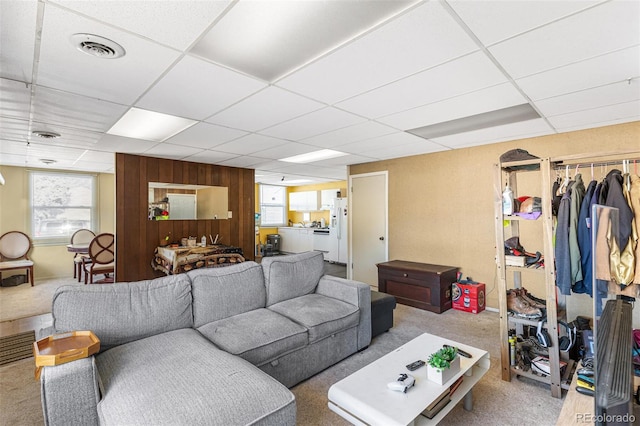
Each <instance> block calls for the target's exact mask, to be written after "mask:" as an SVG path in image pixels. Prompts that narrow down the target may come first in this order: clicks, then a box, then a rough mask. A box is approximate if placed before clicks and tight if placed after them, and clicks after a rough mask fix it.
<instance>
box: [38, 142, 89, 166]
mask: <svg viewBox="0 0 640 426" xmlns="http://www.w3.org/2000/svg"><path fill="white" fill-rule="evenodd" d="M85 151H86V150H85V149H81V148H69V147H62V146H56V147H55V149H51V147H50V145H49V144H47V143H33V142H32V143H30V144H29V146H28V147H27V157H28V158H29V159H30V160H31V159H37V160H39V159H41V158H49V159H52V160H56V161H58V162H69V163H71V164H73V162H75V161H76V160H77V159H78V158H80V156H81V155H82V154H84V152H85Z"/></svg>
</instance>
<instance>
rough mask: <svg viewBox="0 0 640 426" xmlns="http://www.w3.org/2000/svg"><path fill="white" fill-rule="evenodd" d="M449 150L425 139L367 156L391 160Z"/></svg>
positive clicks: (374, 152)
mask: <svg viewBox="0 0 640 426" xmlns="http://www.w3.org/2000/svg"><path fill="white" fill-rule="evenodd" d="M447 149H448V148H445V147H443V146H442V145H438V144H436V143H433V142H431V141H428V140H425V139H423V140H422V141H418V142H411V143H408V144H404V145H401V146H398V147H386V148H380V149H374V150H371V152H368V153H367V155H370V156H371V157H373V158H377V159H380V160H389V159H392V158H400V157H407V156H410V155H422V154H430V153H433V152H440V151H446V150H447Z"/></svg>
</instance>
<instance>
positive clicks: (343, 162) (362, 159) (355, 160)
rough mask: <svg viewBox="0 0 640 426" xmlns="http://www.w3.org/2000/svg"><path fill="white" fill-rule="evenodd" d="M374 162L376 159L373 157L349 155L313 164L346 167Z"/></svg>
mask: <svg viewBox="0 0 640 426" xmlns="http://www.w3.org/2000/svg"><path fill="white" fill-rule="evenodd" d="M374 160H375V158H374V157H371V156H364V155H355V154H349V155H343V156H342V157H336V158H329V159H328V160H322V161H316V162H314V163H313V164H314V165H316V166H321V167H344V166H348V165H351V164H360V163H367V162H369V161H374Z"/></svg>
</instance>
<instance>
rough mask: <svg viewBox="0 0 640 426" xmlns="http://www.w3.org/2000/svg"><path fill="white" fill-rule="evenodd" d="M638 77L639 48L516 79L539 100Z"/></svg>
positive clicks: (532, 96) (530, 94) (532, 97)
mask: <svg viewBox="0 0 640 426" xmlns="http://www.w3.org/2000/svg"><path fill="white" fill-rule="evenodd" d="M638 76H640V46H633V47H630V48H628V49H623V50H619V51H617V52H613V53H609V54H606V55H602V56H598V57H595V58H591V59H587V60H585V61H581V62H576V63H574V64H570V65H566V66H564V67H560V68H555V69H552V70H550V71H546V72H542V73H539V74H534V75H532V76H529V77H525V78H521V79H519V80H516V83H517V84H518V86H519V87H520V88H521V89H522V90H523V91H524V92H525V93H526V94H527V96H529V97H530V98H531V99H533V100H534V101H535V100H539V99H545V98H549V97H552V96H558V95H563V94H566V93H571V92H576V91H579V90H584V89H588V88H591V87H596V86H602V85H605V84H609V83H614V82H617V81H621V80H625V79H628V78H632V77H638Z"/></svg>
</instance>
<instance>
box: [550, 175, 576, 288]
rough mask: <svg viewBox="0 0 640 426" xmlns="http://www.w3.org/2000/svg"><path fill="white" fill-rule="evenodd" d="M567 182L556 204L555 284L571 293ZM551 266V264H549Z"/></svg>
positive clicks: (568, 188) (568, 189)
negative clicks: (558, 202) (558, 203)
mask: <svg viewBox="0 0 640 426" xmlns="http://www.w3.org/2000/svg"><path fill="white" fill-rule="evenodd" d="M572 186H573V182H569V184H568V185H567V190H566V192H565V193H564V195H563V196H562V199H561V200H560V206H558V225H557V226H556V247H555V256H556V286H558V288H559V289H560V293H561V294H564V295H570V294H571V258H570V257H569V216H570V214H571V187H572ZM549 266H551V265H549Z"/></svg>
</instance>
